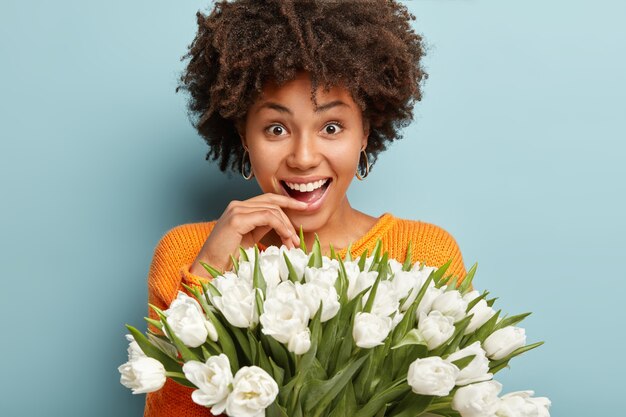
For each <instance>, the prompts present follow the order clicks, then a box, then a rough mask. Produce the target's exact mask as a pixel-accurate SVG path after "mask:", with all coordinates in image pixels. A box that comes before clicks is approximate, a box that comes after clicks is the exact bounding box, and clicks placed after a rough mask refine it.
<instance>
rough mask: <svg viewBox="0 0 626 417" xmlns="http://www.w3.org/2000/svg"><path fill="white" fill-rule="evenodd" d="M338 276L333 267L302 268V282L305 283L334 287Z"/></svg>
mask: <svg viewBox="0 0 626 417" xmlns="http://www.w3.org/2000/svg"><path fill="white" fill-rule="evenodd" d="M338 276H339V274H338V272H337V269H335V268H333V267H330V266H329V267H325V268H309V267H308V266H307V267H305V268H304V281H305V282H307V283H314V282H317V283H320V282H321V283H324V284H326V285H329V286H330V285H333V286H334V285H335V281H337V277H338Z"/></svg>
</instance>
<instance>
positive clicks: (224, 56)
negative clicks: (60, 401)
mask: <svg viewBox="0 0 626 417" xmlns="http://www.w3.org/2000/svg"><path fill="white" fill-rule="evenodd" d="M197 17H198V33H197V35H196V38H195V39H194V41H193V43H192V44H191V45H190V47H189V52H188V54H187V55H185V57H184V58H189V63H188V66H187V68H186V70H185V72H184V74H183V76H182V77H181V82H182V84H181V86H180V87H179V88H182V89H184V90H186V91H188V92H189V94H190V102H189V108H190V112H191V114H192V115H193V116H194V117H195V120H194V124H195V126H196V128H197V129H198V132H199V133H200V135H201V136H202V137H203V138H204V139H205V140H206V142H207V144H208V146H209V152H208V154H207V159H209V158H210V157H211V156H212V159H213V160H217V159H219V162H220V169H221V170H222V171H225V170H226V169H228V168H232V169H233V170H235V171H236V172H241V175H242V176H243V177H244V178H246V179H248V180H249V179H251V178H255V179H256V181H257V182H258V184H259V186H260V188H261V190H262V191H263V193H262V194H260V195H258V196H256V197H254V198H251V199H248V200H245V201H232V202H231V203H230V204H229V205H228V206H227V208H226V210H225V211H224V213H223V214H222V216H221V217H220V218H219V219H217V220H216V221H211V222H203V223H193V224H185V225H181V226H177V227H175V228H173V229H172V230H170V231H168V232H167V233H166V234H165V235H164V236H163V238H162V239H161V240H160V242H159V244H158V246H157V248H156V250H155V254H154V258H153V261H152V265H151V267H150V272H149V277H148V289H149V302H150V303H151V304H154V305H156V306H158V307H160V308H162V309H166V308H167V307H168V305H169V304H170V302H171V301H172V300H173V299H174V298H175V297H176V294H177V292H178V291H179V290H183V287H182V284H183V283H185V284H188V285H197V284H198V283H199V281H201V280H205V279H208V277H209V276H208V274H207V273H206V271H205V270H204V268H203V267H202V266H201V265H200V261H203V262H207V263H209V264H211V265H213V266H215V267H217V268H220V269H223V270H226V269H228V268H230V266H231V265H230V256H231V255H233V256H235V257H236V256H237V254H238V248H239V246H240V245H241V246H244V247H249V246H253V245H254V244H258V245H259V247H260V249H264V248H265V247H267V246H270V245H276V246H280V245H286V246H289V247H291V246H297V245H298V244H299V243H300V242H299V238H298V230H299V228H300V227H302V228H303V230H304V239H305V243H306V245H307V247H311V245H312V243H313V240H314V235H315V234H317V235H318V236H319V238H320V241H321V242H322V245H323V248H322V249H323V252H324V254H328V253H329V246H328V245H329V244H332V245H333V247H334V248H335V250H336V252H337V253H338V254H339V255H341V256H345V254H346V250H347V247H348V245H349V244H350V243H352V246H351V250H352V255H353V256H355V255H356V254H359V253H361V252H363V251H365V250H368V251H370V252H371V250H372V249H373V247H374V245H375V243H376V240H377V239H378V238H380V239H382V244H383V251H387V252H389V255H390V257H392V258H395V259H397V260H399V261H400V262H402V261H404V259H405V257H406V247H407V244H408V242H409V240H411V241H412V243H413V251H412V254H413V255H412V261H413V262H416V261H418V260H419V261H421V262H425V263H426V264H428V265H432V266H440V265H442V264H443V263H445V262H447V261H448V260H450V259H452V264H451V267H450V269H449V272H450V273H451V274H453V275H454V276H455V277H457V279H458V280H459V281H460V280H462V279H463V278H464V277H465V267H464V265H463V260H462V257H461V253H460V251H459V248H458V246H457V245H456V243H455V241H454V239H453V238H452V236H450V234H448V233H447V232H446V231H445V230H443V229H442V228H440V227H437V226H435V225H432V224H429V223H426V222H421V221H413V220H405V219H400V218H397V217H395V216H393V215H392V214H391V213H389V212H387V213H384V214H383V215H382V216H380V217H373V216H370V215H368V214H366V213H363V212H361V211H359V210H357V209H355V208H353V207H352V206H351V205H350V203H349V201H348V198H347V196H346V191H347V189H348V187H349V185H350V183H351V181H352V179H353V178H354V177H355V176H356V177H357V178H358V179H359V180H364V179H365V178H366V177H367V175H368V174H369V173H370V171H371V168H372V165H373V164H374V162H375V161H376V158H377V156H378V154H379V153H380V152H381V151H383V150H385V149H386V144H387V143H388V142H391V141H393V140H395V139H398V138H400V135H399V132H398V129H400V128H402V127H404V126H406V125H407V124H408V123H409V122H410V121H411V120H412V109H413V102H414V101H416V100H417V101H419V100H420V99H421V90H420V84H421V82H422V81H423V80H424V79H425V78H426V77H427V74H426V73H425V72H424V70H423V68H422V67H421V59H422V57H423V56H424V47H423V42H422V38H421V37H420V36H419V35H417V34H416V33H415V32H414V31H413V29H412V28H411V26H410V21H411V20H413V19H415V17H414V16H412V15H411V14H410V13H409V12H408V11H407V10H406V8H405V6H403V5H401V4H398V3H397V2H395V1H385V0H362V1H329V0H324V1H322V0H320V1H287V0H265V1H262V0H239V1H231V2H220V3H219V4H217V5H215V7H214V9H213V11H212V12H211V13H210V14H209V15H204V14H202V13H200V12H198V14H197ZM150 314H151V317H153V318H154V315H153V313H152V311H150ZM192 391H193V390H192V389H189V388H186V387H183V386H181V385H178V384H176V383H175V382H172V381H170V380H168V381H167V383H166V385H165V386H164V387H163V389H161V390H160V391H157V392H154V393H151V394H148V395H147V399H146V408H145V414H144V415H145V416H146V417H157V416H158V417H165V416H177V417H189V416H207V415H210V413H209V411H208V409H207V408H204V407H201V406H199V405H196V404H195V403H193V401H192V399H191V392H192Z"/></svg>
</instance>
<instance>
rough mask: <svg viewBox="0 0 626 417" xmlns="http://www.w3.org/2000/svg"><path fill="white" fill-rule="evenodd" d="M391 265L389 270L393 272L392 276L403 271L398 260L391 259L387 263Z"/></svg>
mask: <svg viewBox="0 0 626 417" xmlns="http://www.w3.org/2000/svg"><path fill="white" fill-rule="evenodd" d="M387 264H388V265H389V270H390V271H391V274H392V275H394V274H396V273H397V272H399V271H402V266H403V265H402V264H401V263H400V262H398V261H397V260H396V259H393V258H391V259H389V262H388V263H387Z"/></svg>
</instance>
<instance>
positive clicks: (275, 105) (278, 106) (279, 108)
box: [256, 100, 350, 116]
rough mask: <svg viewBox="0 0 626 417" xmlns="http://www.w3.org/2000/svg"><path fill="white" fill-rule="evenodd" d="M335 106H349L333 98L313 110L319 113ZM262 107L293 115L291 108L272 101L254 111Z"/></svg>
mask: <svg viewBox="0 0 626 417" xmlns="http://www.w3.org/2000/svg"><path fill="white" fill-rule="evenodd" d="M337 106H346V107H348V108H349V107H350V106H349V105H347V104H346V103H344V102H343V101H341V100H333V101H331V102H330V103H326V104H322V105H321V106H318V108H317V110H316V111H315V113H321V112H323V111H326V110H329V109H331V108H333V107H337ZM263 108H268V109H274V110H276V111H279V112H281V113H287V114H289V115H291V116H293V112H292V111H291V110H289V109H288V108H287V107H285V106H283V105H281V104H278V103H275V102H273V101H266V102H265V103H263V104H261V105H260V106H259V107H258V108H257V110H256V113H258V112H259V111H261V109H263Z"/></svg>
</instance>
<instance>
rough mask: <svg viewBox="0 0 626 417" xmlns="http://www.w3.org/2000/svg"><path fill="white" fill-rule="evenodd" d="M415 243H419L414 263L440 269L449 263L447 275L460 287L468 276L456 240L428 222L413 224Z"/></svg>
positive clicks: (413, 258) (414, 253) (414, 255)
mask: <svg viewBox="0 0 626 417" xmlns="http://www.w3.org/2000/svg"><path fill="white" fill-rule="evenodd" d="M412 226H413V230H412V233H411V235H412V238H413V242H419V244H418V245H417V247H416V248H415V249H416V250H415V251H414V252H413V256H412V261H413V262H416V261H420V262H426V264H427V265H430V266H434V267H437V268H438V267H440V266H442V265H443V264H445V263H446V262H448V261H450V260H451V261H452V262H451V263H450V267H449V268H448V270H447V271H446V275H451V276H453V277H454V278H456V280H457V285H459V284H460V283H461V282H462V281H463V280H464V279H465V276H466V275H467V273H466V271H465V265H464V263H463V256H462V255H461V250H460V249H459V245H458V244H457V242H456V240H455V239H454V237H452V235H451V234H450V233H448V232H447V231H446V230H445V229H443V228H441V227H439V226H436V225H434V224H431V223H426V222H421V221H420V222H414V223H412Z"/></svg>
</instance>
